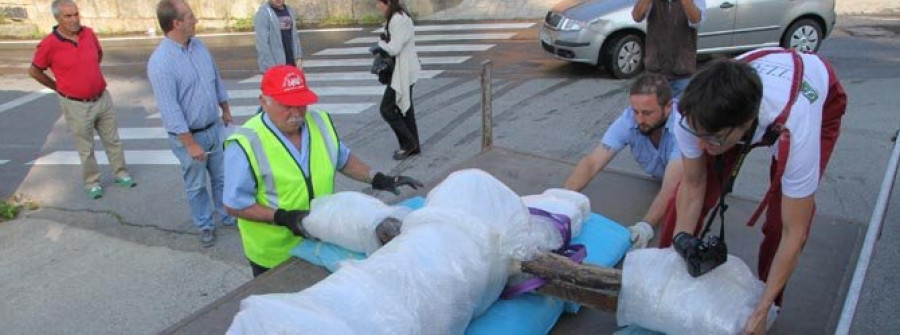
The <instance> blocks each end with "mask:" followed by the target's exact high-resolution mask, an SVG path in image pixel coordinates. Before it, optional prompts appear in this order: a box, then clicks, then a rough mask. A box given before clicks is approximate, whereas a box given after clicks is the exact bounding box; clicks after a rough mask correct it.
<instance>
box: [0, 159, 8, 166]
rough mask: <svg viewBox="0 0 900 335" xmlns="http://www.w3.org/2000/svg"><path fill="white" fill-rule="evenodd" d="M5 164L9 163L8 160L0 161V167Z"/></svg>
mask: <svg viewBox="0 0 900 335" xmlns="http://www.w3.org/2000/svg"><path fill="white" fill-rule="evenodd" d="M6 163H9V160H8V159H0V165H3V164H6Z"/></svg>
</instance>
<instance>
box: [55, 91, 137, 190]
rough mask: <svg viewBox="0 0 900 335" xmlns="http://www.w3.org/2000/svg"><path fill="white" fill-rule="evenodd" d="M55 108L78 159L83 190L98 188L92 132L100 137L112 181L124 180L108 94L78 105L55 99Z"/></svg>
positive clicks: (97, 172) (116, 129) (123, 158)
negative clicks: (61, 114) (62, 118)
mask: <svg viewBox="0 0 900 335" xmlns="http://www.w3.org/2000/svg"><path fill="white" fill-rule="evenodd" d="M59 107H60V109H62V113H63V116H65V117H66V123H68V125H69V130H71V131H72V135H73V136H74V137H75V147H76V148H78V153H79V157H80V158H81V176H82V178H84V187H85V188H87V189H90V188H91V187H94V186H99V185H100V167H99V166H98V165H97V159H96V158H95V157H94V130H95V129H96V130H97V134H99V135H100V140H101V141H102V142H103V148H104V149H106V157H107V158H109V164H110V166H111V167H112V170H113V175H114V176H115V177H116V178H123V177H127V176H128V171H127V169H126V168H125V156H124V154H123V152H122V141H120V140H119V131H118V126H117V124H116V113H115V110H114V109H113V106H112V98H111V97H110V96H109V92H108V91H103V95H101V96H100V99H98V100H97V101H94V102H81V101H74V100H69V99H66V98H64V97H62V96H60V97H59Z"/></svg>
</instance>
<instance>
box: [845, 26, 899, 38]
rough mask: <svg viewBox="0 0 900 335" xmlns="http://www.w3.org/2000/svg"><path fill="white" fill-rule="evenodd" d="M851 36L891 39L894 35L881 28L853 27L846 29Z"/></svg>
mask: <svg viewBox="0 0 900 335" xmlns="http://www.w3.org/2000/svg"><path fill="white" fill-rule="evenodd" d="M845 30H846V31H847V33H848V34H850V35H851V36H857V37H891V36H894V33H893V32H892V31H890V30H887V29H884V28H879V27H852V28H846V29H845Z"/></svg>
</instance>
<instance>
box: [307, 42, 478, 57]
mask: <svg viewBox="0 0 900 335" xmlns="http://www.w3.org/2000/svg"><path fill="white" fill-rule="evenodd" d="M492 47H494V45H493V44H439V45H422V46H416V52H417V53H423V52H479V51H486V50H488V49H490V48H492ZM368 54H370V53H369V48H368V47H352V48H331V49H325V50H322V51H319V52H317V53H315V54H314V55H315V56H347V55H368Z"/></svg>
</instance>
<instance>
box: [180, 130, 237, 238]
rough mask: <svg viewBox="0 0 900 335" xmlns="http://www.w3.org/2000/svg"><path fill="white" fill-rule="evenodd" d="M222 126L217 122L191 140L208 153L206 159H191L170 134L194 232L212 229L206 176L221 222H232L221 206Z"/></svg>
mask: <svg viewBox="0 0 900 335" xmlns="http://www.w3.org/2000/svg"><path fill="white" fill-rule="evenodd" d="M224 130H225V128H224V126H223V125H222V123H221V122H218V123H217V124H216V125H215V126H213V127H212V128H209V129H207V130H205V131H201V132H197V133H194V134H193V135H194V141H196V142H197V144H199V145H200V147H201V148H203V150H204V151H206V152H207V154H206V160H203V161H199V160H194V159H192V158H191V156H190V155H189V154H188V152H187V148H185V146H184V144H183V143H181V140H179V139H178V137H177V136H174V135H171V134H169V145H170V146H171V147H172V152H173V153H175V157H178V161H179V162H181V173H182V177H183V178H184V192H185V193H186V194H187V198H188V205H190V206H191V215H192V216H193V218H194V226H197V229H200V230H205V229H215V227H216V225H215V221H214V219H213V215H212V214H213V211H212V208H211V206H210V199H209V192H208V190H207V189H206V184H207V175H208V176H209V178H210V180H209V184H210V185H211V186H212V202H213V204H214V205H215V208H216V211H217V212H219V218H220V219H221V220H222V221H225V220H231V219H230V217H229V216H228V213H226V212H225V206H224V205H223V204H222V189H223V188H224V186H225V153H224V152H223V150H222V142H223V141H224V138H222V136H223V134H224Z"/></svg>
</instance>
